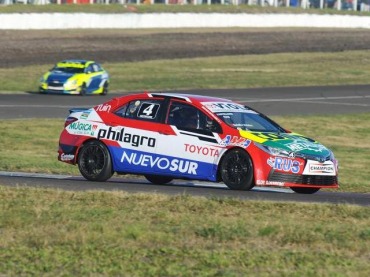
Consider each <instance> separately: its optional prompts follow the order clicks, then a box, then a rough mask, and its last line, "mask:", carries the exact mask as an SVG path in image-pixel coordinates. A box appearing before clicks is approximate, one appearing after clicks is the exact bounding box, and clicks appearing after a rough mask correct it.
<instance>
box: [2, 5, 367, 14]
mask: <svg viewBox="0 0 370 277" xmlns="http://www.w3.org/2000/svg"><path fill="white" fill-rule="evenodd" d="M31 12H32V13H50V12H58V13H81V12H83V13H180V12H181V13H311V14H349V15H361V16H368V15H369V12H357V11H349V10H347V11H338V10H337V9H323V10H320V9H302V8H300V7H297V8H295V7H289V8H287V7H277V8H275V7H260V6H254V5H206V4H203V5H164V4H155V5H134V4H129V5H120V4H110V5H105V4H94V5H23V4H19V5H9V6H0V13H31Z"/></svg>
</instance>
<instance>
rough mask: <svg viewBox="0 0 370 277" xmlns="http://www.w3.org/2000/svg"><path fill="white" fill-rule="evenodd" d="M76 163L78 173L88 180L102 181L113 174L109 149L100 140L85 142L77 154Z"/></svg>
mask: <svg viewBox="0 0 370 277" xmlns="http://www.w3.org/2000/svg"><path fill="white" fill-rule="evenodd" d="M77 163H78V169H79V170H80V173H81V174H82V176H84V177H85V178H86V179H87V180H89V181H99V182H104V181H106V180H108V179H109V178H110V177H112V175H113V167H112V159H111V156H110V154H109V150H108V148H107V147H106V146H105V145H104V144H103V143H102V142H100V141H97V140H93V141H89V142H87V143H85V144H84V145H83V146H82V148H81V150H80V152H79V154H78V160H77Z"/></svg>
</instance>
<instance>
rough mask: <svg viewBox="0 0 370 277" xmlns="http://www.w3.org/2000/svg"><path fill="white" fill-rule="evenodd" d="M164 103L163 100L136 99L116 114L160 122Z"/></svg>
mask: <svg viewBox="0 0 370 277" xmlns="http://www.w3.org/2000/svg"><path fill="white" fill-rule="evenodd" d="M162 104H163V101H162V100H151V99H148V100H134V101H131V102H130V103H128V104H126V105H124V106H122V107H121V108H119V109H118V110H117V111H116V112H115V114H116V115H118V116H120V117H124V118H130V119H136V120H143V121H153V122H159V121H160V108H161V105H162Z"/></svg>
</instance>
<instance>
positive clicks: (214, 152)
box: [184, 143, 220, 157]
mask: <svg viewBox="0 0 370 277" xmlns="http://www.w3.org/2000/svg"><path fill="white" fill-rule="evenodd" d="M184 145H185V152H190V153H196V154H198V155H204V156H211V157H218V156H220V153H219V151H218V149H215V148H212V147H207V146H196V145H192V144H187V143H185V144H184Z"/></svg>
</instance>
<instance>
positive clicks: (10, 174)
mask: <svg viewBox="0 0 370 277" xmlns="http://www.w3.org/2000/svg"><path fill="white" fill-rule="evenodd" d="M0 176H6V177H26V178H43V179H57V180H63V179H69V178H73V177H76V176H72V175H57V174H44V173H26V172H7V171H0ZM77 177H80V176H77ZM112 179H113V180H117V179H115V178H112ZM123 180H124V179H123ZM126 180H127V179H126ZM138 180H140V182H141V179H138ZM127 181H129V182H131V181H132V180H131V179H130V180H127ZM135 181H136V180H135ZM145 182H146V180H145ZM171 185H173V186H179V187H189V186H192V187H207V188H222V189H227V186H226V185H225V184H222V183H212V182H189V181H183V180H174V181H173V183H171ZM252 191H265V192H281V193H294V192H293V191H292V190H290V189H287V188H270V187H254V188H253V189H252Z"/></svg>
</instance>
